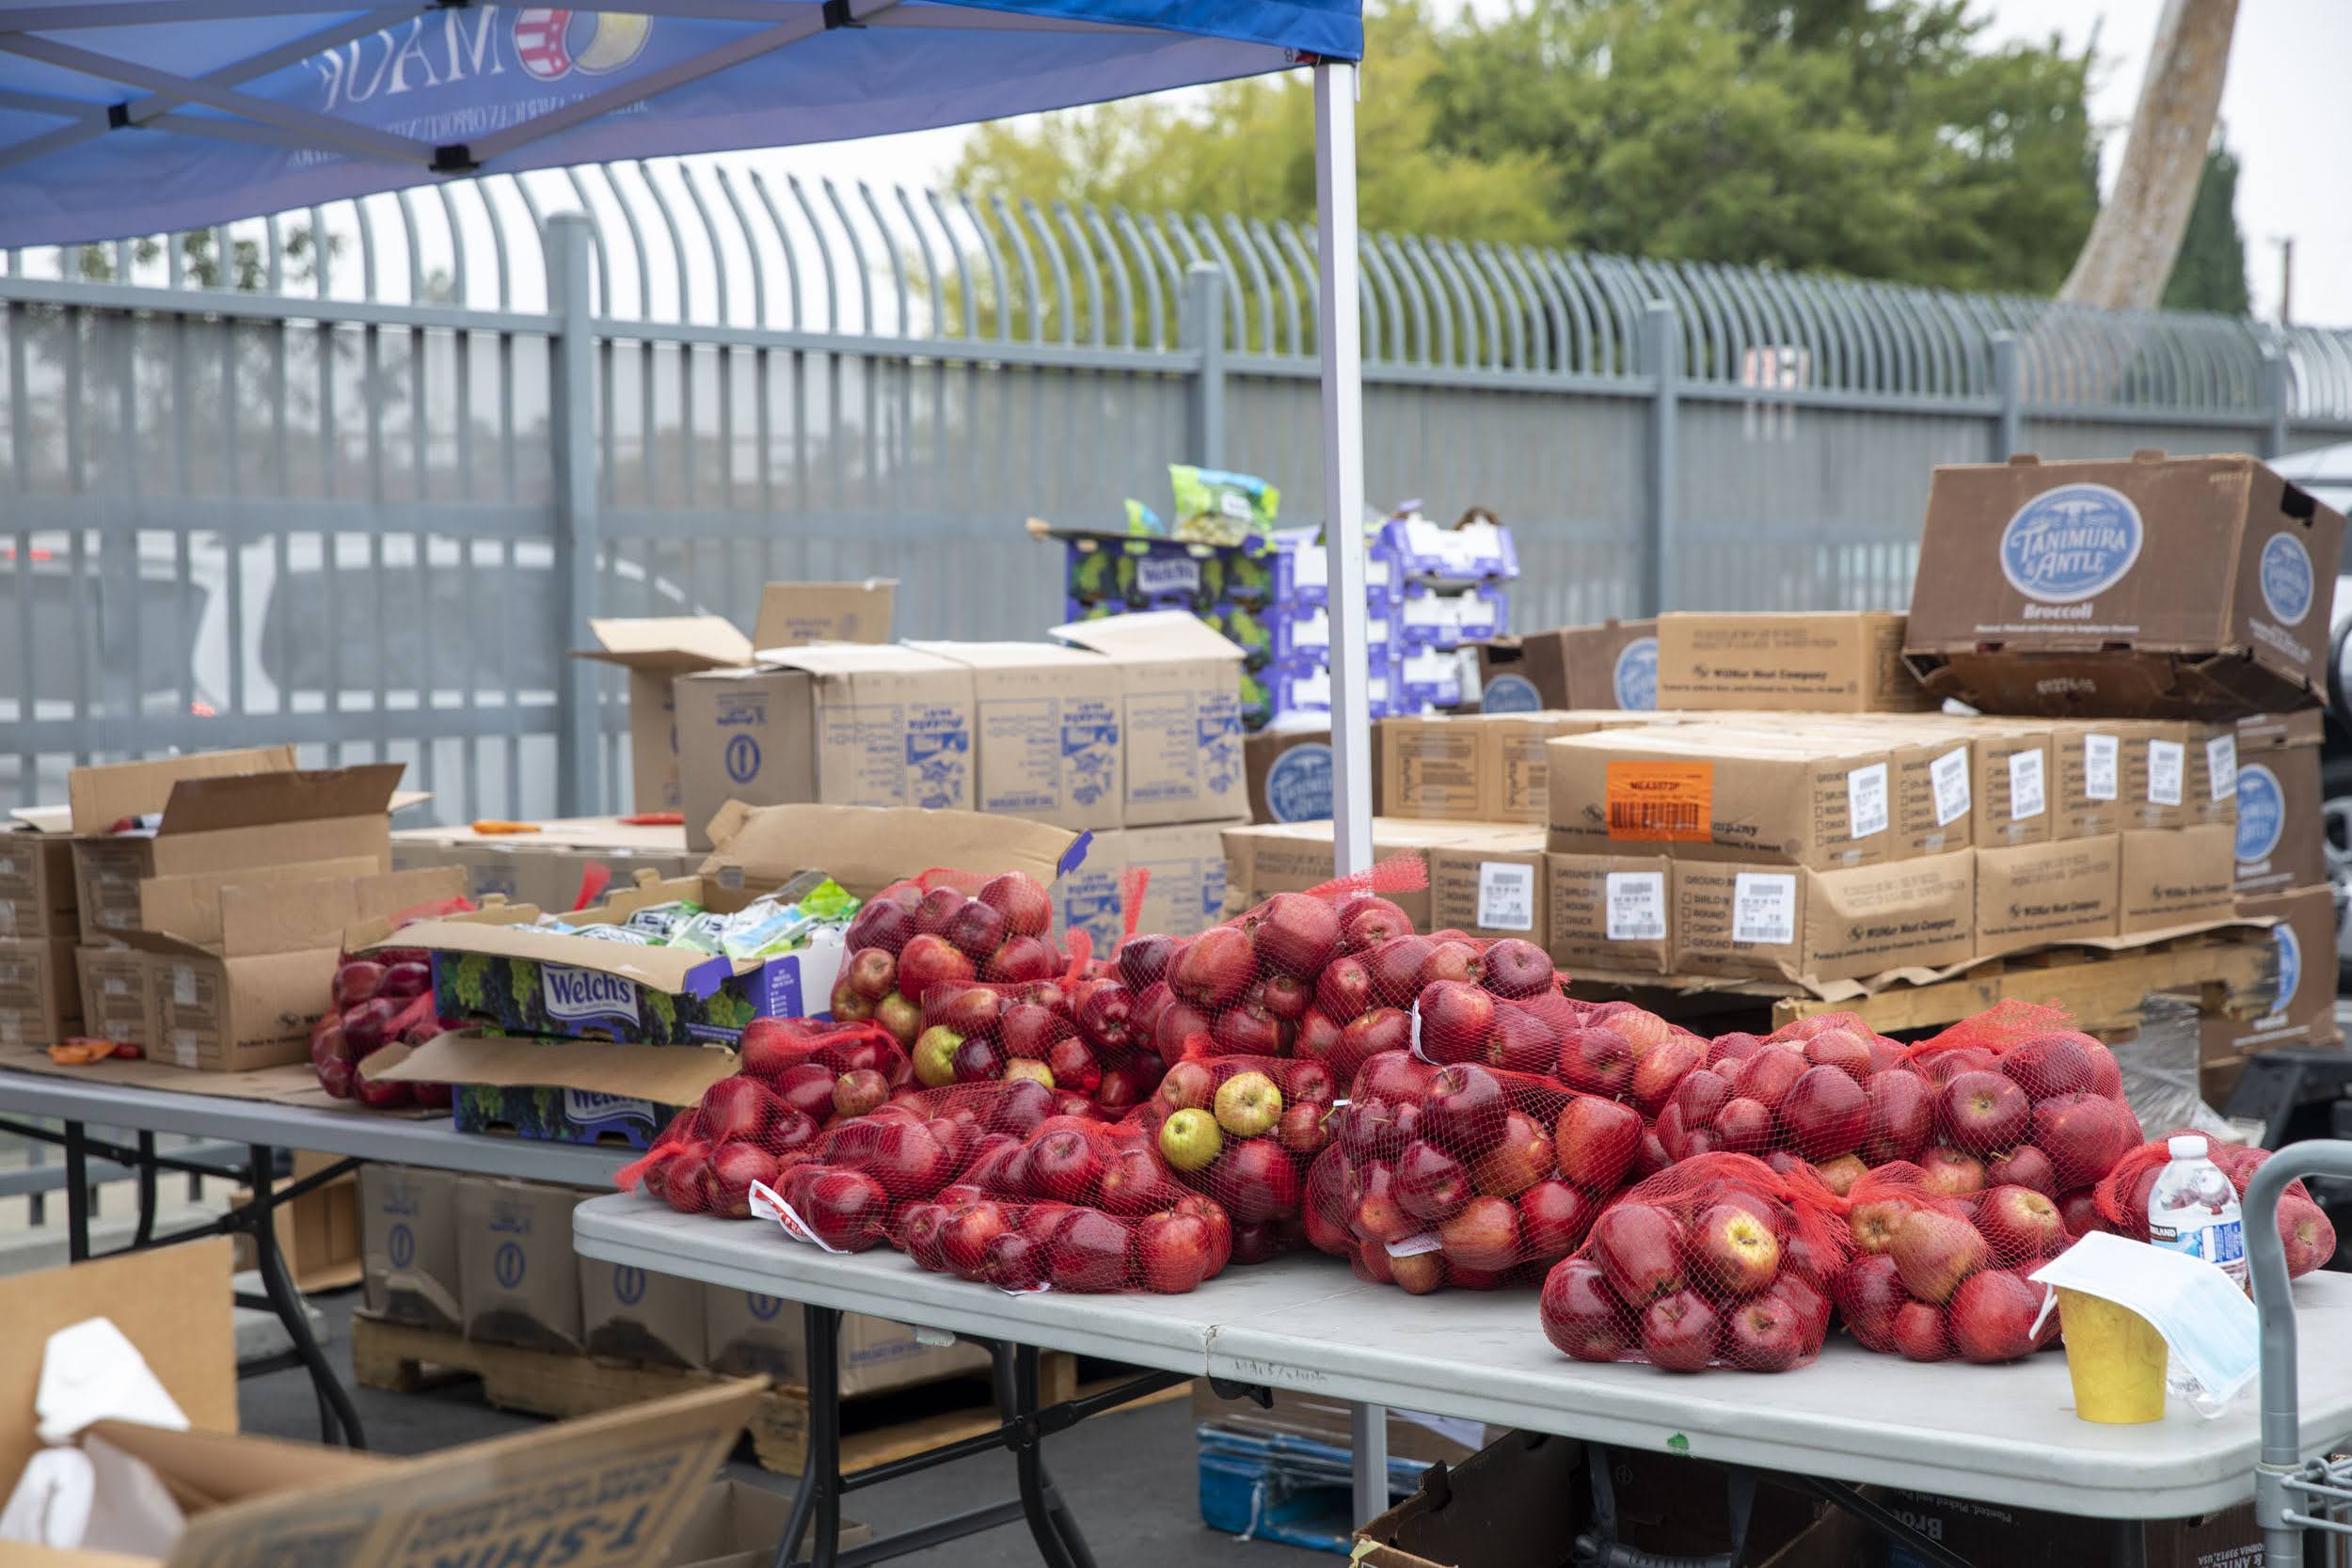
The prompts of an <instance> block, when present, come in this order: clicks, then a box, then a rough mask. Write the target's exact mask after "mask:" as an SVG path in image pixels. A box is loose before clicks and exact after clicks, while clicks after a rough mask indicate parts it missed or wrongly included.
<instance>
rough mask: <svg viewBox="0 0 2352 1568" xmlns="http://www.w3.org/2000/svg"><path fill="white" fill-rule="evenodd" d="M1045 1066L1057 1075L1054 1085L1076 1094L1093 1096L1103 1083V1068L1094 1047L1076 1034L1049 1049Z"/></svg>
mask: <svg viewBox="0 0 2352 1568" xmlns="http://www.w3.org/2000/svg"><path fill="white" fill-rule="evenodd" d="M1045 1066H1046V1069H1047V1070H1048V1071H1050V1072H1051V1073H1053V1075H1054V1085H1055V1086H1056V1087H1057V1088H1061V1089H1065V1090H1068V1091H1070V1092H1072V1093H1073V1094H1079V1095H1088V1094H1092V1093H1093V1092H1094V1090H1095V1088H1096V1087H1097V1086H1098V1085H1101V1083H1102V1082H1103V1069H1102V1066H1101V1065H1100V1064H1099V1063H1097V1062H1096V1061H1095V1059H1094V1052H1093V1050H1092V1048H1090V1047H1089V1045H1088V1044H1087V1042H1086V1041H1084V1040H1082V1039H1080V1038H1078V1037H1076V1036H1075V1035H1064V1036H1063V1037H1061V1038H1059V1039H1057V1040H1056V1041H1055V1042H1054V1043H1053V1045H1052V1046H1051V1047H1050V1048H1048V1050H1047V1051H1046V1053H1045Z"/></svg>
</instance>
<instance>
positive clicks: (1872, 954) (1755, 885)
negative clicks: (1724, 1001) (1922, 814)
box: [1669, 849, 1977, 984]
mask: <svg viewBox="0 0 2352 1568" xmlns="http://www.w3.org/2000/svg"><path fill="white" fill-rule="evenodd" d="M1673 869H1674V876H1673V883H1672V886H1673V894H1672V896H1673V899H1674V909H1673V913H1672V915H1671V918H1670V922H1669V923H1670V925H1671V927H1672V936H1673V943H1674V946H1673V951H1674V964H1673V972H1674V973H1677V974H1729V975H1760V976H1762V977H1764V978H1767V979H1786V980H1795V981H1799V982H1804V983H1808V984H1813V983H1820V982H1824V981H1830V980H1858V979H1863V978H1866V977H1867V976H1869V975H1873V974H1884V973H1886V972H1887V971H1889V970H1897V969H1941V968H1944V967H1945V966H1947V965H1949V964H1956V963H1961V962H1963V961H1965V960H1966V959H1968V958H1973V957H1974V956H1975V954H1976V929H1975V927H1976V888H1977V876H1976V854H1975V851H1973V850H1968V849H1960V850H1955V851H1954V852H1952V853H1950V854H1948V855H1927V856H1921V857H1919V858H1917V859H1914V860H1904V861H1896V862H1893V863H1889V864H1885V865H1866V866H1858V867H1855V868H1853V869H1851V870H1845V871H1814V870H1811V869H1810V868H1807V867H1804V866H1788V865H1773V864H1759V863H1738V862H1732V863H1722V862H1711V861H1677V862H1675V863H1674V868H1673Z"/></svg>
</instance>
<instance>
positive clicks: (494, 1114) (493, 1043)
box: [360, 1030, 735, 1149]
mask: <svg viewBox="0 0 2352 1568" xmlns="http://www.w3.org/2000/svg"><path fill="white" fill-rule="evenodd" d="M734 1071H735V1058H734V1057H733V1055H731V1054H730V1053H727V1052H724V1051H695V1050H675V1049H664V1048H663V1047H661V1046H658V1045H639V1044H622V1045H612V1044H607V1043H605V1042H603V1041H600V1040H561V1041H558V1040H539V1039H515V1038H511V1037H506V1036H501V1035H494V1034H481V1033H477V1032H474V1031H470V1030H469V1031H458V1032H453V1033H451V1034H446V1035H441V1036H439V1037H436V1038H434V1039H429V1040H427V1041H425V1042H424V1043H423V1044H422V1045H419V1046H415V1047H410V1046H405V1045H400V1044H392V1045H388V1046H386V1047H384V1048H383V1049H382V1050H381V1051H378V1052H376V1053H374V1054H373V1055H372V1056H370V1057H369V1058H368V1059H367V1060H366V1061H364V1062H362V1063H361V1064H360V1076H361V1077H363V1078H365V1079H367V1080H368V1081H369V1082H371V1083H373V1082H376V1081H378V1080H381V1081H384V1082H388V1083H395V1084H448V1085H452V1086H453V1089H454V1094H453V1097H452V1101H451V1107H450V1117H451V1119H452V1121H453V1124H454V1125H455V1127H456V1129H457V1131H458V1132H474V1133H504V1134H506V1135H508V1136H512V1137H518V1138H528V1139H530V1140H532V1141H533V1142H538V1143H567V1144H612V1145H617V1146H619V1147H621V1148H634V1149H646V1148H652V1147H653V1143H654V1140H655V1139H656V1138H657V1137H659V1136H660V1132H661V1130H662V1129H663V1128H664V1127H667V1126H668V1125H669V1124H670V1122H671V1120H672V1119H673V1118H674V1117H676V1115H677V1114H678V1113H679V1112H680V1111H682V1110H684V1109H686V1108H687V1107H689V1106H691V1105H695V1104H698V1103H700V1101H701V1100H702V1096H703V1091H704V1090H705V1089H707V1088H708V1087H710V1085H713V1084H715V1083H717V1082H718V1081H719V1080H720V1079H722V1078H726V1077H730V1076H732V1075H733V1074H734Z"/></svg>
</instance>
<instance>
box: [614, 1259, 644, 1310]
mask: <svg viewBox="0 0 2352 1568" xmlns="http://www.w3.org/2000/svg"><path fill="white" fill-rule="evenodd" d="M612 1294H613V1296H614V1298H615V1299H616V1300H618V1301H619V1302H620V1304H621V1305H622V1306H623V1307H634V1306H636V1305H637V1304H638V1303H639V1302H641V1301H643V1300H644V1299H645V1271H644V1270H643V1269H639V1268H632V1267H630V1266H629V1265H628V1264H627V1263H615V1264H613V1265H612Z"/></svg>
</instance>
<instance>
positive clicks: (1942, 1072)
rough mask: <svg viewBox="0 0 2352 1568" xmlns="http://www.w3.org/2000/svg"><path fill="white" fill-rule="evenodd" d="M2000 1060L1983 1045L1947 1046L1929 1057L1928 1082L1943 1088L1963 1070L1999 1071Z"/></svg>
mask: <svg viewBox="0 0 2352 1568" xmlns="http://www.w3.org/2000/svg"><path fill="white" fill-rule="evenodd" d="M2000 1066H2001V1064H2000V1060H1999V1058H1997V1057H1996V1056H1994V1054H1993V1053H1992V1052H1990V1051H1987V1050H1985V1049H1983V1048H1982V1047H1981V1046H1974V1045H1962V1046H1947V1047H1946V1048H1944V1049H1942V1050H1940V1051H1937V1052H1935V1053H1933V1054H1932V1055H1931V1056H1930V1057H1929V1058H1928V1061H1927V1074H1928V1082H1929V1083H1930V1084H1931V1085H1934V1086H1935V1087H1937V1088H1939V1089H1940V1088H1942V1087H1943V1086H1944V1085H1947V1084H1948V1083H1950V1082H1951V1081H1952V1080H1953V1079H1955V1078H1957V1077H1959V1076H1960V1075H1961V1074H1962V1073H1963V1072H1997V1071H1999V1070H2000Z"/></svg>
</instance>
